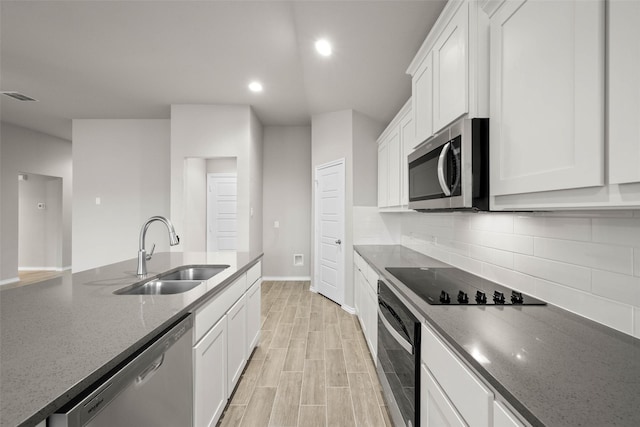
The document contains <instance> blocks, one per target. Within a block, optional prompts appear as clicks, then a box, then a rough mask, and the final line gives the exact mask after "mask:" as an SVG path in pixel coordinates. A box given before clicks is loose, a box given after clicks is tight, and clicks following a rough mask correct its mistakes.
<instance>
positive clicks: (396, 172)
mask: <svg viewBox="0 0 640 427" xmlns="http://www.w3.org/2000/svg"><path fill="white" fill-rule="evenodd" d="M388 151H389V154H388V156H389V169H388V171H389V181H388V182H389V189H388V191H389V192H388V200H387V204H388V206H400V182H401V180H400V171H401V169H400V129H399V128H396V130H395V131H394V132H392V133H391V135H390V137H389V149H388Z"/></svg>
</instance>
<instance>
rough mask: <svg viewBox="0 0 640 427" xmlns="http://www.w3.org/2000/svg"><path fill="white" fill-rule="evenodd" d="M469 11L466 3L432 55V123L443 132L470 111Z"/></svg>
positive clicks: (437, 43) (443, 33) (438, 40)
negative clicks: (468, 73)
mask: <svg viewBox="0 0 640 427" xmlns="http://www.w3.org/2000/svg"><path fill="white" fill-rule="evenodd" d="M468 30H469V8H468V5H467V4H466V3H463V4H462V5H461V6H460V8H459V9H458V10H457V12H456V14H455V15H454V16H453V18H452V19H451V21H450V22H449V24H448V25H447V26H446V27H445V28H444V30H443V31H442V33H440V35H439V36H438V38H437V39H436V42H435V45H434V47H433V50H432V52H431V54H432V55H433V124H434V127H435V129H442V128H444V127H445V126H446V125H448V124H449V123H451V122H453V121H454V120H455V119H457V118H458V117H460V116H462V115H463V114H464V113H466V112H467V111H469V109H468V104H467V103H468V91H469V79H468V76H467V70H468V67H467V57H468Z"/></svg>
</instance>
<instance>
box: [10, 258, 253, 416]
mask: <svg viewBox="0 0 640 427" xmlns="http://www.w3.org/2000/svg"><path fill="white" fill-rule="evenodd" d="M263 256H264V253H262V252H261V253H260V255H258V256H256V257H255V258H253V259H252V260H251V261H249V262H248V263H246V264H245V265H244V266H243V267H242V268H238V269H237V270H236V272H235V273H233V274H231V275H230V276H229V277H227V278H226V279H224V281H222V282H220V284H219V285H218V286H216V287H215V288H213V289H211V290H210V291H208V292H207V293H205V294H204V295H202V296H201V297H200V298H198V299H197V300H196V301H194V302H192V303H191V304H189V305H187V306H185V307H184V308H183V309H182V310H180V311H179V312H177V313H175V314H174V315H172V316H171V317H169V318H168V319H167V320H166V321H165V322H163V323H162V324H161V325H159V326H158V327H156V328H155V329H154V330H152V331H151V332H149V333H148V334H146V335H145V336H143V337H142V338H140V339H139V340H138V341H137V342H136V343H135V344H134V345H132V346H130V347H129V348H127V349H126V350H125V351H123V352H121V353H119V354H118V356H116V357H114V358H113V359H111V360H110V361H109V362H107V363H106V364H104V365H102V366H101V367H100V368H98V369H97V370H95V371H94V372H93V373H91V374H89V375H88V376H86V377H85V378H83V379H82V380H81V381H80V382H78V383H76V384H75V385H74V386H72V387H71V388H69V389H67V390H66V391H65V392H64V394H62V395H60V396H59V397H58V398H56V399H54V400H53V401H51V402H49V403H48V404H47V405H46V406H44V407H43V408H42V409H41V410H39V411H38V412H36V413H35V414H33V415H31V416H30V417H28V418H27V419H25V420H24V421H21V422H20V423H19V424H17V426H18V427H23V426H24V427H27V426H37V425H38V423H40V422H42V421H44V420H46V419H47V417H49V415H51V414H53V413H54V412H55V411H57V410H58V409H60V408H62V407H63V406H64V405H66V404H67V403H69V402H70V401H71V400H73V399H74V398H75V397H76V396H78V395H79V394H81V393H82V392H83V391H84V390H86V389H87V388H88V387H90V386H91V385H92V384H95V383H96V382H97V381H99V380H100V379H101V378H103V377H104V376H106V375H108V374H109V373H110V372H111V371H112V370H113V369H114V368H116V367H118V366H119V365H120V364H122V363H123V362H124V361H125V360H127V359H128V358H129V357H131V356H132V355H133V354H135V353H136V352H137V351H139V350H140V349H141V348H142V347H144V346H145V345H146V344H147V343H148V342H149V341H150V340H152V339H153V338H154V337H156V336H158V334H160V333H161V332H163V331H165V330H166V329H167V328H168V327H170V326H171V325H172V324H173V323H175V322H176V321H177V320H178V319H179V318H181V317H183V316H184V315H186V314H187V313H189V312H193V311H194V310H195V309H197V308H198V307H200V306H202V305H203V304H204V303H206V302H208V301H209V300H210V299H211V298H213V297H215V296H216V295H218V294H219V293H220V292H222V291H223V290H225V289H226V288H227V287H228V286H229V285H231V284H232V283H233V282H234V281H235V280H236V279H237V278H238V277H240V276H241V275H242V274H243V273H246V272H247V271H248V270H249V269H250V268H251V267H253V266H254V265H255V264H257V263H258V261H260V260H261V259H262V257H263ZM184 265H189V264H188V263H187V264H184ZM178 268H180V267H178ZM171 270H173V269H171ZM167 271H170V270H167ZM163 273H164V272H163ZM36 286H37V285H36Z"/></svg>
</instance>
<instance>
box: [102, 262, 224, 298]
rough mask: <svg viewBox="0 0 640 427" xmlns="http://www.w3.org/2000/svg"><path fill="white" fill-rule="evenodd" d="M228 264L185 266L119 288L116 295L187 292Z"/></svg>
mask: <svg viewBox="0 0 640 427" xmlns="http://www.w3.org/2000/svg"><path fill="white" fill-rule="evenodd" d="M228 267H229V266H228V265H208V266H202V267H183V268H180V269H178V270H175V271H172V272H169V273H166V274H161V275H160V276H159V277H157V278H155V279H150V280H147V281H146V282H144V281H143V282H138V283H134V284H133V285H130V286H127V287H124V288H122V289H118V290H117V291H115V292H114V294H116V295H172V294H181V293H183V292H187V291H188V290H191V289H193V288H195V287H196V286H198V285H199V284H201V283H202V282H204V281H205V280H209V279H210V278H212V277H213V276H215V275H216V274H218V273H220V272H221V271H223V270H225V269H226V268H228Z"/></svg>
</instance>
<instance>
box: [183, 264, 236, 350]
mask: <svg viewBox="0 0 640 427" xmlns="http://www.w3.org/2000/svg"><path fill="white" fill-rule="evenodd" d="M246 288H247V277H246V275H244V274H243V275H242V276H240V277H238V278H237V279H236V280H235V281H234V282H233V283H232V284H231V285H229V286H228V287H227V289H225V290H224V291H222V293H221V294H218V295H216V296H215V297H213V299H212V300H211V301H209V302H208V303H206V304H205V305H204V306H202V307H200V308H198V309H197V310H196V323H195V327H194V328H193V331H194V332H193V333H194V337H193V342H194V343H197V342H198V341H200V339H201V338H202V336H203V335H204V334H206V333H207V331H208V330H209V329H210V328H211V327H212V326H213V325H214V324H215V323H216V322H217V321H218V320H219V319H220V318H221V317H222V316H224V314H225V313H226V312H227V311H228V310H229V309H230V308H231V306H232V305H233V304H234V303H235V302H236V301H238V299H240V297H241V296H242V295H243V294H244V292H245V291H246Z"/></svg>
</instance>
